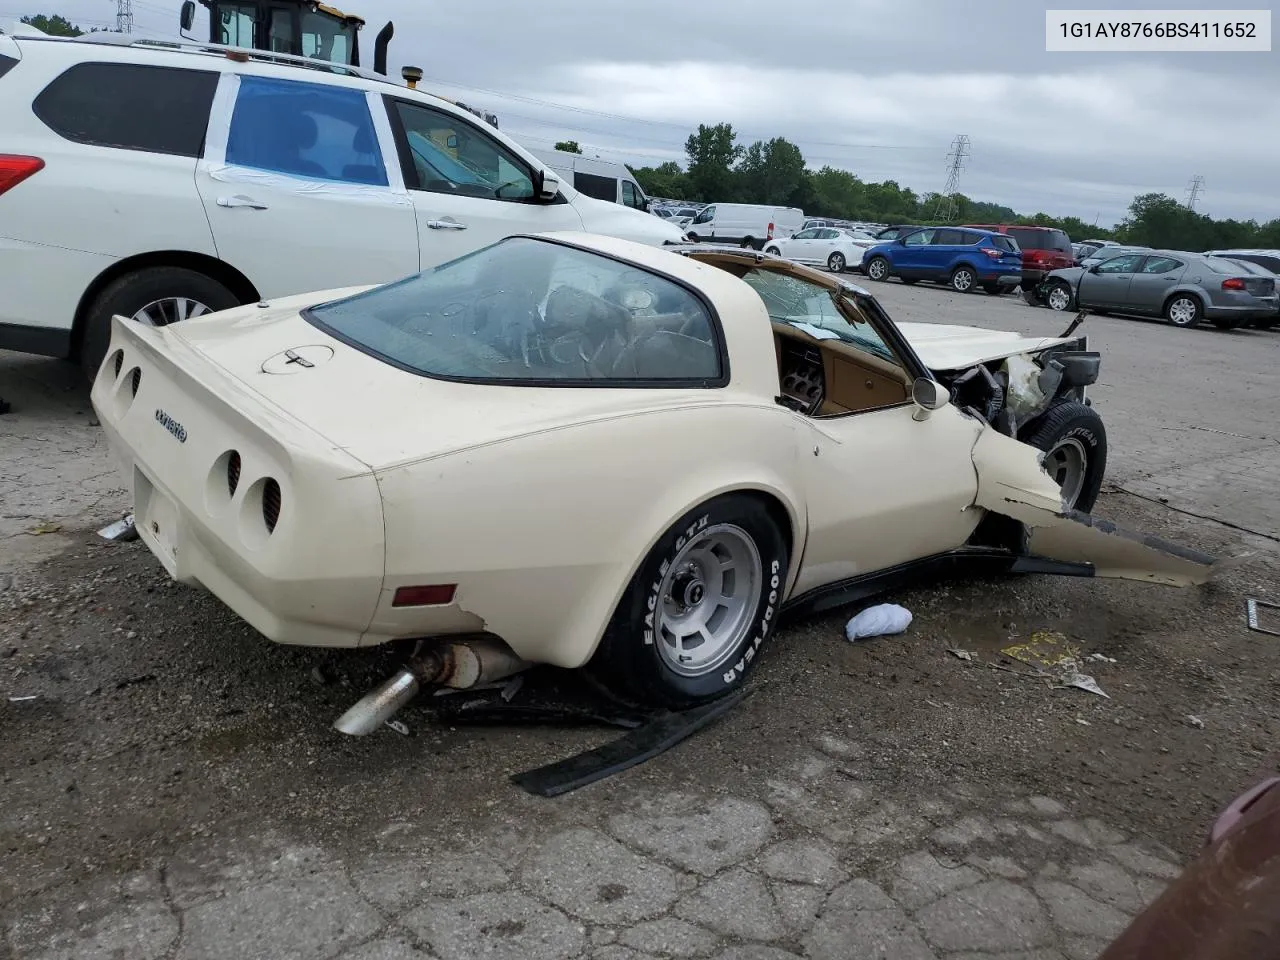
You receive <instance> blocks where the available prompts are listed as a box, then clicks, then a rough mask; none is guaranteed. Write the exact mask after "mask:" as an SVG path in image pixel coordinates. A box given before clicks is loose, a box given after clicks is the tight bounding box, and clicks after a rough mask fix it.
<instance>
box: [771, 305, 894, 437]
mask: <svg viewBox="0 0 1280 960" xmlns="http://www.w3.org/2000/svg"><path fill="white" fill-rule="evenodd" d="M773 333H774V349H775V352H776V353H777V356H778V362H779V365H780V367H781V365H782V363H783V352H782V341H783V340H791V341H794V342H796V343H799V344H803V345H805V346H806V347H808V348H810V349H816V350H817V351H818V352H819V353H820V354H821V356H822V379H823V381H824V382H823V398H822V404H821V406H820V407H819V408H818V410H817V414H816V415H817V416H840V415H842V414H847V413H859V412H862V411H864V410H878V409H880V408H882V407H892V406H897V405H898V404H901V403H907V402H909V401H910V399H911V392H910V389H909V388H908V386H907V383H906V371H905V370H903V368H902V367H899V366H897V365H896V364H893V363H890V362H888V361H887V360H882V359H880V358H879V357H875V356H872V355H871V354H868V353H865V352H863V351H862V350H859V349H858V348H857V347H854V346H851V345H850V344H847V343H841V342H839V341H836V340H814V339H813V338H812V337H810V336H808V335H806V334H804V333H802V332H801V331H799V330H795V329H793V328H791V327H788V326H786V325H785V324H780V323H775V324H774V325H773ZM789 372H791V371H788V370H782V369H779V375H780V376H781V377H785V376H786V375H787V374H788V373H789Z"/></svg>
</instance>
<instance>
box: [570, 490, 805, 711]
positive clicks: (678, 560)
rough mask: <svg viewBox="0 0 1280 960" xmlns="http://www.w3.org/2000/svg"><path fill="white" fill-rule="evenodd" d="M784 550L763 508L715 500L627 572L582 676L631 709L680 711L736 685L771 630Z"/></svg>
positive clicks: (747, 500) (741, 500)
mask: <svg viewBox="0 0 1280 960" xmlns="http://www.w3.org/2000/svg"><path fill="white" fill-rule="evenodd" d="M788 554H789V545H788V544H787V542H786V539H785V538H784V536H783V534H782V531H781V530H780V529H779V527H778V524H777V523H776V522H775V521H774V520H773V518H772V517H771V516H770V514H769V511H768V509H767V508H766V507H765V505H764V503H763V502H761V501H760V500H759V499H758V498H756V497H752V496H748V495H745V494H728V495H725V496H721V497H716V498H715V499H714V500H710V501H708V502H707V503H704V504H702V505H701V506H699V507H696V508H695V509H693V510H691V511H689V512H688V513H687V514H685V515H684V516H683V517H681V518H680V519H679V520H678V521H677V522H676V523H675V524H674V525H673V526H672V527H671V528H670V529H669V530H668V531H667V532H666V533H664V534H663V535H662V537H661V539H659V540H658V542H657V543H656V544H654V546H653V549H652V550H650V551H649V555H648V556H647V557H645V559H644V562H643V563H642V564H641V565H640V568H639V569H638V570H637V571H636V574H635V576H634V577H633V578H632V580H631V583H630V584H629V585H628V587H627V590H626V592H625V593H624V594H623V596H622V600H621V601H620V602H619V604H618V608H617V609H616V610H615V611H614V614H613V618H612V620H610V622H609V625H608V627H607V628H606V629H605V633H604V637H603V639H602V640H601V641H600V646H599V647H598V648H597V649H596V652H595V654H594V656H593V657H592V658H591V661H590V663H588V664H587V670H588V672H589V673H590V674H591V675H592V676H593V677H594V678H595V679H596V680H597V681H599V682H600V683H601V684H603V685H604V686H605V687H606V688H607V689H608V690H609V691H610V692H612V693H613V694H615V695H616V696H618V697H620V698H621V699H623V700H627V701H630V702H633V703H640V704H646V705H654V706H663V707H671V708H675V709H682V708H685V707H691V706H695V705H697V704H700V703H706V702H709V701H712V700H716V699H718V698H720V697H723V696H725V695H726V694H728V693H730V692H732V691H733V690H734V689H736V688H737V687H738V686H740V685H741V684H742V681H743V678H744V677H745V676H746V675H747V673H749V672H750V670H751V668H752V667H753V666H754V664H755V662H756V660H758V659H759V655H760V653H761V649H762V647H763V646H764V644H765V642H766V641H767V640H768V639H769V638H770V637H772V636H773V631H774V629H775V627H776V625H777V619H778V611H779V609H780V607H781V604H782V593H783V590H784V589H785V585H786V582H787V567H788V562H789V556H788Z"/></svg>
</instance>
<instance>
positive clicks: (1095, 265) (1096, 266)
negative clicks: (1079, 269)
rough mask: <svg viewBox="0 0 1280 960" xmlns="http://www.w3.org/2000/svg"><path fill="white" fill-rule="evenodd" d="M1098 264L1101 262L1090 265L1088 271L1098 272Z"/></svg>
mask: <svg viewBox="0 0 1280 960" xmlns="http://www.w3.org/2000/svg"><path fill="white" fill-rule="evenodd" d="M1100 266H1102V264H1100V263H1095V264H1094V265H1093V266H1092V267H1090V268H1089V272H1090V273H1097V272H1098V268H1099V267H1100Z"/></svg>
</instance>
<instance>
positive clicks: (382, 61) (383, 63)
mask: <svg viewBox="0 0 1280 960" xmlns="http://www.w3.org/2000/svg"><path fill="white" fill-rule="evenodd" d="M395 32H396V26H395V24H394V23H392V22H391V21H390V20H388V21H387V25H386V26H385V27H383V28H382V29H381V30H379V31H378V35H377V36H376V37H374V38H373V72H374V73H380V74H382V75H383V76H384V77H385V76H386V75H387V47H388V46H390V45H391V35H392V34H394V33H395Z"/></svg>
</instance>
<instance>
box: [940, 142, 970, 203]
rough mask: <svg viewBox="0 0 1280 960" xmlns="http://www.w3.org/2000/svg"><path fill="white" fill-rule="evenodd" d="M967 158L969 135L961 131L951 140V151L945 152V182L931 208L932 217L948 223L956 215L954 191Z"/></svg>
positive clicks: (957, 186)
mask: <svg viewBox="0 0 1280 960" xmlns="http://www.w3.org/2000/svg"><path fill="white" fill-rule="evenodd" d="M968 159H969V135H968V134H965V133H962V134H960V135H959V136H958V137H956V138H955V139H954V140H952V141H951V152H950V153H948V154H947V182H946V185H945V186H944V187H943V188H942V193H940V194H939V195H938V203H937V205H936V206H935V207H934V210H933V218H934V219H935V220H940V221H942V222H943V223H950V222H951V220H952V218H954V217H955V215H956V192H957V190H958V189H959V186H960V171H962V170H963V169H964V165H965V163H966V162H967V161H968Z"/></svg>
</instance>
